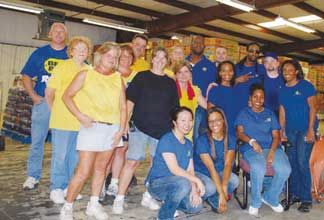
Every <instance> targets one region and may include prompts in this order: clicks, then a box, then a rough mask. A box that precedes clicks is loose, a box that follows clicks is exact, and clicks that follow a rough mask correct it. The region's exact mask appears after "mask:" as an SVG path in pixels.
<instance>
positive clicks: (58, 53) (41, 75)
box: [21, 45, 68, 97]
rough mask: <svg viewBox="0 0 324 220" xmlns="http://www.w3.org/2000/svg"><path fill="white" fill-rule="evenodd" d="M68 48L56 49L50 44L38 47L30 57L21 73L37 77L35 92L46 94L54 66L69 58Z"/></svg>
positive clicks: (41, 94)
mask: <svg viewBox="0 0 324 220" xmlns="http://www.w3.org/2000/svg"><path fill="white" fill-rule="evenodd" d="M66 48H67V47H65V48H64V49H62V50H54V49H53V48H52V47H51V46H50V45H45V46H43V47H40V48H38V49H36V50H35V51H34V52H33V53H32V54H31V56H30V57H29V59H28V61H27V63H26V64H25V66H24V67H23V69H22V70H21V74H23V75H27V76H29V77H30V78H35V77H36V84H35V87H34V90H35V92H36V93H37V94H38V95H40V96H43V97H44V95H45V88H46V83H47V81H48V79H49V77H50V76H51V74H52V71H53V69H54V67H55V66H56V65H57V64H58V63H59V62H61V61H62V60H66V59H68V56H67V54H66Z"/></svg>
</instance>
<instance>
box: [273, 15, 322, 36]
mask: <svg viewBox="0 0 324 220" xmlns="http://www.w3.org/2000/svg"><path fill="white" fill-rule="evenodd" d="M275 21H277V22H279V23H284V24H285V25H287V26H289V27H292V28H295V29H297V30H300V31H304V32H306V33H314V32H316V31H315V30H314V29H311V28H308V27H306V26H304V25H301V24H297V23H295V22H292V21H289V20H287V19H285V18H282V17H277V18H276V19H275Z"/></svg>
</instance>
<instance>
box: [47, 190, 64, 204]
mask: <svg viewBox="0 0 324 220" xmlns="http://www.w3.org/2000/svg"><path fill="white" fill-rule="evenodd" d="M50 199H51V200H52V201H53V202H54V203H55V204H63V203H64V202H65V200H64V192H63V190H61V189H54V190H52V191H51V193H50Z"/></svg>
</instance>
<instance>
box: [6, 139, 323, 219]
mask: <svg viewBox="0 0 324 220" xmlns="http://www.w3.org/2000/svg"><path fill="white" fill-rule="evenodd" d="M6 144H7V145H6V150H5V151H3V152H0V220H13V219H14V220H40V219H41V220H54V219H55V220H56V219H59V217H58V216H59V211H60V208H61V206H60V205H54V204H53V203H52V202H51V201H50V200H49V189H48V186H49V166H50V145H47V146H46V150H45V160H44V167H43V170H44V172H43V178H42V180H41V182H40V185H39V187H38V188H37V189H36V190H34V191H23V190H22V184H23V182H24V180H25V178H26V158H27V154H28V146H26V145H21V144H18V143H16V142H13V141H11V140H9V139H7V143H6ZM147 166H148V163H147V162H146V163H144V164H143V165H142V166H141V167H140V169H139V171H138V173H137V174H136V175H137V176H138V177H139V185H138V186H136V187H134V188H132V189H131V191H130V193H129V195H128V202H127V208H126V210H125V214H124V215H122V216H117V215H113V214H112V212H111V205H108V206H106V207H105V209H106V211H107V212H108V214H109V216H110V219H111V220H117V219H123V220H136V219H155V217H156V212H152V211H149V210H147V209H145V208H143V207H141V205H140V201H141V195H142V192H143V191H144V186H143V185H142V183H143V178H141V177H143V176H145V173H146V169H145V168H144V167H147ZM82 194H83V195H84V198H83V199H82V200H80V201H77V202H75V205H74V209H75V212H74V216H75V219H76V220H83V219H87V217H86V215H85V214H84V211H85V207H86V203H87V201H88V200H89V196H88V195H89V185H86V186H85V187H84V190H83V192H82ZM260 213H261V216H262V219H265V220H281V219H282V220H283V219H285V220H286V219H298V218H303V219H307V220H320V219H324V205H323V203H322V204H318V203H314V206H313V209H312V211H311V213H309V214H301V213H300V212H298V211H297V210H296V206H292V207H291V208H290V210H289V211H287V212H284V213H282V214H276V213H274V212H273V211H272V210H271V209H270V208H269V207H266V206H263V207H262V208H261V209H260ZM177 219H196V220H198V219H199V220H205V219H218V220H234V219H235V220H248V219H255V218H254V217H251V216H250V215H248V214H247V212H246V211H243V210H241V209H240V208H239V206H238V204H237V203H236V201H234V200H233V199H232V200H231V201H230V202H229V211H228V212H227V213H226V214H224V215H219V214H215V213H213V212H211V211H210V209H209V208H208V207H207V206H206V208H205V209H204V210H203V212H202V213H200V214H199V215H194V216H188V215H185V214H183V213H182V214H181V215H180V217H178V218H177Z"/></svg>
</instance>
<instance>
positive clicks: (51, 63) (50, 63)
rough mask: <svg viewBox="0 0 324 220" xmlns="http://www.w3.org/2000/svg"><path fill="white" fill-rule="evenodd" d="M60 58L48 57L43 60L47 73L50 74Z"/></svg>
mask: <svg viewBox="0 0 324 220" xmlns="http://www.w3.org/2000/svg"><path fill="white" fill-rule="evenodd" d="M61 61H62V60H60V59H56V58H49V59H47V60H45V62H44V69H45V70H46V72H47V73H48V74H52V71H53V69H54V67H55V66H56V65H57V64H58V63H59V62H61Z"/></svg>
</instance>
